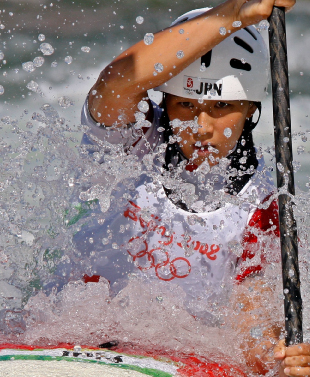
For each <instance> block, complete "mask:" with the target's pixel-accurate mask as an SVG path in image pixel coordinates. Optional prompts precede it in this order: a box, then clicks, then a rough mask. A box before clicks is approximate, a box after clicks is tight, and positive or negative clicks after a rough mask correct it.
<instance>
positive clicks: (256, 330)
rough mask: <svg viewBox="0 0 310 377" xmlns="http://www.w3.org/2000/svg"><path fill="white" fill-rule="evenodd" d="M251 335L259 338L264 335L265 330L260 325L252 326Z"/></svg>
mask: <svg viewBox="0 0 310 377" xmlns="http://www.w3.org/2000/svg"><path fill="white" fill-rule="evenodd" d="M250 334H251V337H252V338H254V339H259V338H261V337H262V336H263V332H262V330H261V328H260V327H252V328H251V330H250Z"/></svg>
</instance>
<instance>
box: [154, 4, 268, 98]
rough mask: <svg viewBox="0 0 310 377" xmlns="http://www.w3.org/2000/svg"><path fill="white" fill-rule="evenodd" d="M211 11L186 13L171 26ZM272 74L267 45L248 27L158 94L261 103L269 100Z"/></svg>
mask: <svg viewBox="0 0 310 377" xmlns="http://www.w3.org/2000/svg"><path fill="white" fill-rule="evenodd" d="M209 9H210V8H202V9H196V10H192V11H190V12H188V13H185V14H184V15H182V16H181V17H179V18H178V19H176V20H175V21H174V22H173V23H172V25H171V26H174V25H178V24H181V23H182V22H184V21H187V20H189V19H191V18H194V17H196V16H198V15H200V14H202V13H204V12H206V11H207V10H209ZM232 29H233V27H232ZM268 72H269V55H268V50H267V47H266V44H265V42H264V40H263V38H262V36H261V35H260V33H259V32H258V31H257V30H256V28H255V27H254V26H247V27H246V28H244V29H240V30H238V31H236V32H235V33H233V34H231V35H230V36H228V37H227V38H226V39H225V40H223V41H222V42H221V43H219V44H218V45H217V46H215V47H214V48H213V49H212V50H211V51H209V52H208V53H206V54H205V55H203V56H202V57H201V58H199V59H197V60H196V61H194V62H193V63H192V64H190V65H189V66H188V67H186V68H185V69H184V70H183V71H182V72H181V73H179V74H178V75H176V76H174V77H173V78H172V79H170V80H169V81H167V82H166V83H164V84H162V85H160V86H158V87H157V88H155V90H159V91H162V92H165V93H170V94H174V95H176V96H180V97H185V98H194V99H204V100H206V99H208V100H210V99H211V100H225V101H233V100H248V101H258V102H260V101H261V100H263V99H264V98H265V96H266V91H267V86H268V76H269V74H268Z"/></svg>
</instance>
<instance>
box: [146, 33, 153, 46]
mask: <svg viewBox="0 0 310 377" xmlns="http://www.w3.org/2000/svg"><path fill="white" fill-rule="evenodd" d="M153 42H154V34H153V33H146V34H145V36H144V43H145V44H146V45H151V44H152V43H153Z"/></svg>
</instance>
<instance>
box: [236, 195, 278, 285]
mask: <svg viewBox="0 0 310 377" xmlns="http://www.w3.org/2000/svg"><path fill="white" fill-rule="evenodd" d="M270 196H271V195H269V196H267V197H266V198H265V199H264V201H263V203H265V202H267V201H268V200H269V199H270ZM273 226H275V229H271V228H272V227H273ZM257 231H261V232H268V234H270V235H271V236H275V237H279V236H280V230H279V215H278V204H277V201H276V200H273V201H272V202H271V203H270V205H269V207H268V208H266V209H264V208H258V209H257V210H256V211H255V212H254V214H253V216H252V217H251V219H250V221H249V224H248V226H247V228H246V230H245V232H244V235H243V239H242V246H243V253H242V255H241V257H240V258H239V259H238V261H237V263H238V262H239V263H241V264H242V262H246V261H247V260H249V259H252V258H254V256H255V251H256V250H255V244H257V242H258V239H257V233H258V232H257ZM265 263H266V259H265V257H264V254H263V253H261V264H258V265H255V266H249V267H246V268H244V269H242V268H241V273H240V274H239V275H237V276H236V280H237V281H238V282H242V281H243V280H244V279H245V278H246V277H247V276H249V275H252V274H255V273H257V272H260V271H261V270H262V269H263V265H264V264H265Z"/></svg>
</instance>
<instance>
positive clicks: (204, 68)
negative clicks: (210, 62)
mask: <svg viewBox="0 0 310 377" xmlns="http://www.w3.org/2000/svg"><path fill="white" fill-rule="evenodd" d="M206 69H207V67H206V64H205V63H202V64H201V66H200V72H204V71H205V70H206Z"/></svg>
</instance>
